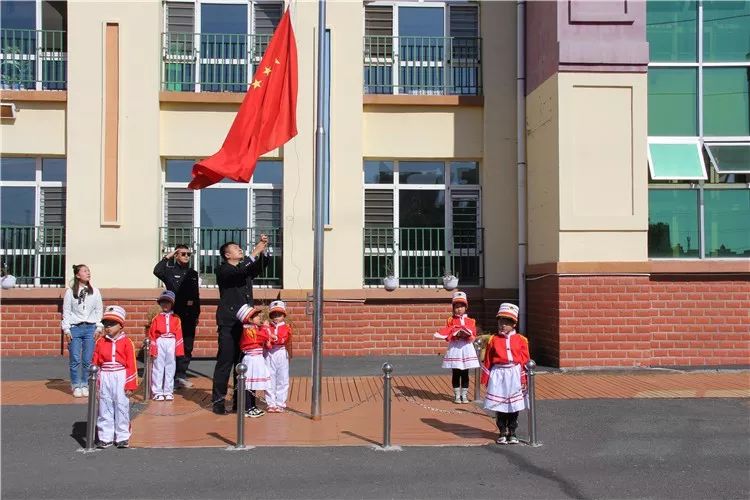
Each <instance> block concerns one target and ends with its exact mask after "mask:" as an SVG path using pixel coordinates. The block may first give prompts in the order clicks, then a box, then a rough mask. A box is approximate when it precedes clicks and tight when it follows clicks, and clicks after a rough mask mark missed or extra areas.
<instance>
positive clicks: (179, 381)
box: [174, 377, 193, 389]
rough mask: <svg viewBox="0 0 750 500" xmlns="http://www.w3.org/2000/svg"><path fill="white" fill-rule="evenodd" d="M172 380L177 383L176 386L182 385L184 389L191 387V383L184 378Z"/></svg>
mask: <svg viewBox="0 0 750 500" xmlns="http://www.w3.org/2000/svg"><path fill="white" fill-rule="evenodd" d="M174 381H175V382H176V383H177V385H178V386H180V387H184V388H186V389H189V388H191V387H193V383H192V382H191V381H189V380H188V379H186V378H181V377H180V378H176V379H174Z"/></svg>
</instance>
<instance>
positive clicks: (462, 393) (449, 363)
mask: <svg viewBox="0 0 750 500" xmlns="http://www.w3.org/2000/svg"><path fill="white" fill-rule="evenodd" d="M452 306H453V316H451V317H450V318H448V324H447V325H446V326H445V327H444V328H443V329H442V330H440V332H438V333H435V335H434V337H435V338H437V339H443V340H445V341H446V342H448V343H449V344H448V349H447V350H446V351H445V357H444V358H443V368H450V369H451V370H453V377H452V382H453V395H454V399H453V402H454V403H457V404H458V403H468V402H469V395H468V393H469V369H470V368H479V359H478V358H477V352H476V350H475V349H474V345H473V342H474V339H475V338H476V336H477V325H476V322H475V321H474V320H473V319H471V318H470V317H468V316H467V315H466V309H467V308H468V307H469V301H468V299H467V298H466V294H465V293H464V292H455V293H454V294H453V300H452Z"/></svg>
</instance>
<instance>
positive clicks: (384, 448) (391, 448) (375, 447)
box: [370, 444, 404, 451]
mask: <svg viewBox="0 0 750 500" xmlns="http://www.w3.org/2000/svg"><path fill="white" fill-rule="evenodd" d="M370 449H371V450H375V451H404V449H403V448H401V447H400V446H393V445H391V446H380V445H377V444H375V445H372V446H370Z"/></svg>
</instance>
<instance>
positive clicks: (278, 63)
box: [188, 9, 297, 189]
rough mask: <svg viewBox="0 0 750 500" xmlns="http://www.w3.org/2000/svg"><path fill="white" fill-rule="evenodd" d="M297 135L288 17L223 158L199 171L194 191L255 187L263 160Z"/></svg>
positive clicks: (292, 45)
mask: <svg viewBox="0 0 750 500" xmlns="http://www.w3.org/2000/svg"><path fill="white" fill-rule="evenodd" d="M295 135H297V45H296V42H295V40H294V31H293V30H292V23H291V21H290V19H289V9H287V11H286V12H285V13H284V15H283V16H282V18H281V21H280V22H279V26H278V27H277V28H276V31H275V32H274V34H273V37H272V38H271V42H270V43H269V45H268V49H267V50H266V53H265V55H264V56H263V60H262V61H261V62H260V65H259V66H258V69H257V70H256V71H255V75H254V76H253V81H252V82H251V83H250V85H249V86H248V89H247V94H245V98H244V99H243V100H242V105H241V106H240V109H239V111H238V112H237V116H236V117H235V118H234V122H233V123H232V127H231V128H230V129H229V133H228V134H227V137H226V139H224V144H223V145H222V146H221V149H220V150H219V152H218V153H216V154H214V155H213V156H211V157H210V158H206V159H204V160H201V161H199V162H198V163H196V164H195V165H194V166H193V180H192V181H191V182H190V184H189V185H188V188H190V189H202V188H204V187H206V186H210V185H211V184H215V183H217V182H219V181H220V180H222V179H223V178H224V177H228V178H230V179H232V180H235V181H239V182H250V178H251V177H252V175H253V172H254V171H255V165H256V163H257V162H258V158H259V157H260V156H261V155H262V154H264V153H267V152H268V151H272V150H274V149H276V148H278V147H279V146H281V145H283V144H284V143H286V142H287V141H288V140H289V139H291V138H292V137H294V136H295Z"/></svg>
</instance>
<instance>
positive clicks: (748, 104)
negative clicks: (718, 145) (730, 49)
mask: <svg viewBox="0 0 750 500" xmlns="http://www.w3.org/2000/svg"><path fill="white" fill-rule="evenodd" d="M747 22H748V24H750V19H748V21H747ZM748 80H750V68H705V69H704V70H703V131H704V135H706V136H712V135H713V136H745V135H750V93H749V92H748V86H749V83H748Z"/></svg>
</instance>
